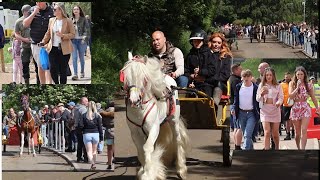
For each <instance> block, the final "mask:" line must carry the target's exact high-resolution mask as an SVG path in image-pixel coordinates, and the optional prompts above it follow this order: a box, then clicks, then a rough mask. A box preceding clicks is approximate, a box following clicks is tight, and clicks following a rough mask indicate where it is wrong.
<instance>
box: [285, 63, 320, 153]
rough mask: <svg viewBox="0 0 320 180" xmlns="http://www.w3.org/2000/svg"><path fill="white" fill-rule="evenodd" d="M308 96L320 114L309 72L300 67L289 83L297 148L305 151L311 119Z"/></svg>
mask: <svg viewBox="0 0 320 180" xmlns="http://www.w3.org/2000/svg"><path fill="white" fill-rule="evenodd" d="M308 96H311V99H312V101H313V103H314V105H315V108H316V112H318V113H320V108H319V106H318V102H317V99H316V98H315V96H314V90H313V88H312V84H309V83H308V81H307V72H306V70H305V69H304V67H302V66H299V67H297V68H296V70H295V72H294V77H293V80H292V81H291V82H290V83H289V97H290V98H292V99H293V100H294V104H293V106H292V108H291V112H290V119H291V120H292V122H293V126H294V129H295V132H296V135H295V140H296V145H297V148H298V149H303V150H304V149H305V147H306V144H307V128H308V124H309V120H310V117H311V108H310V106H309V104H308V103H307V98H308ZM300 142H301V146H300Z"/></svg>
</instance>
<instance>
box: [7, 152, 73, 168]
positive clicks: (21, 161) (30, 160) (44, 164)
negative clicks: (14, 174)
mask: <svg viewBox="0 0 320 180" xmlns="http://www.w3.org/2000/svg"><path fill="white" fill-rule="evenodd" d="M1 149H2V148H1ZM2 170H3V171H72V170H73V168H72V167H71V166H70V165H69V164H68V163H67V162H66V161H65V160H64V159H63V158H61V157H60V156H58V155H57V154H54V153H52V152H50V151H45V150H43V151H42V152H41V154H37V156H36V157H33V156H32V154H30V155H28V152H27V148H25V149H24V153H23V156H22V157H19V147H18V146H7V151H6V152H3V153H2Z"/></svg>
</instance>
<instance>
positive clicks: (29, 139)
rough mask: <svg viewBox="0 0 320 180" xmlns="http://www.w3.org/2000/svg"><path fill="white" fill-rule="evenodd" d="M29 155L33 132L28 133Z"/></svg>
mask: <svg viewBox="0 0 320 180" xmlns="http://www.w3.org/2000/svg"><path fill="white" fill-rule="evenodd" d="M27 136H28V155H29V154H30V151H31V147H30V143H31V133H28V135H27Z"/></svg>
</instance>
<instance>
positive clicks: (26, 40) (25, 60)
mask: <svg viewBox="0 0 320 180" xmlns="http://www.w3.org/2000/svg"><path fill="white" fill-rule="evenodd" d="M30 9H31V6H30V5H28V4H26V5H24V6H22V8H21V12H22V16H21V17H20V18H19V19H18V20H17V21H16V23H15V26H14V29H15V30H14V31H15V37H16V38H17V40H19V41H21V42H22V46H21V48H22V51H21V60H22V66H23V67H22V71H23V78H24V82H25V84H29V83H30V82H29V79H30V67H29V66H30V60H31V58H32V51H31V37H30V28H28V27H24V26H23V20H24V19H25V18H27V17H28V16H29V11H30ZM33 62H34V65H35V66H36V73H37V84H40V79H39V76H38V64H37V63H36V61H33Z"/></svg>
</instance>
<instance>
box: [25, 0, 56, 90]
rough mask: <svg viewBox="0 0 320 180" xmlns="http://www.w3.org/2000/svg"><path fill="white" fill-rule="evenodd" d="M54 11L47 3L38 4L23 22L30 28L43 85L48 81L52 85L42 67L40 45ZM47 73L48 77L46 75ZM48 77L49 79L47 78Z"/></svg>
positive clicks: (33, 52)
mask: <svg viewBox="0 0 320 180" xmlns="http://www.w3.org/2000/svg"><path fill="white" fill-rule="evenodd" d="M53 16H54V15H53V10H52V8H51V7H50V6H48V5H47V3H46V2H36V6H33V7H32V8H31V9H30V12H29V16H28V17H26V18H25V19H24V20H23V26H24V27H25V28H29V27H30V37H31V50H32V56H33V58H34V60H35V61H36V63H37V64H38V65H39V66H38V73H39V78H40V83H41V84H46V81H48V82H49V83H50V84H51V80H52V79H51V76H50V75H49V73H48V71H47V72H46V71H45V70H43V69H42V68H41V66H40V59H39V54H40V46H39V43H40V42H41V40H42V39H43V37H44V35H45V33H46V31H47V29H48V25H49V19H50V18H51V17H53ZM46 73H47V75H46ZM46 77H47V78H46Z"/></svg>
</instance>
